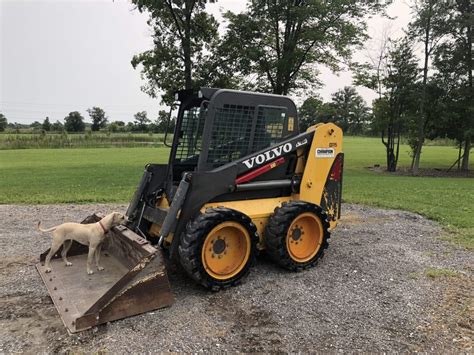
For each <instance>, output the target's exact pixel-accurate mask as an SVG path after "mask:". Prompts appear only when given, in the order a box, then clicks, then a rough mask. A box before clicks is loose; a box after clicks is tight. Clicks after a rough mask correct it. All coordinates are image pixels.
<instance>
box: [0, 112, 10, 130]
mask: <svg viewBox="0 0 474 355" xmlns="http://www.w3.org/2000/svg"><path fill="white" fill-rule="evenodd" d="M7 125H8V120H7V118H6V117H5V115H4V114H3V113H1V112H0V132H4V131H5V129H6V128H7Z"/></svg>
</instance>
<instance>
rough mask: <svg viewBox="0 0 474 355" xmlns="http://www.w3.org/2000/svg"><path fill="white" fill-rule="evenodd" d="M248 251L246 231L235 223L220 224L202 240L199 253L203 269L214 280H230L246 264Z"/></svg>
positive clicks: (249, 244)
mask: <svg viewBox="0 0 474 355" xmlns="http://www.w3.org/2000/svg"><path fill="white" fill-rule="evenodd" d="M250 249H251V241H250V235H249V232H248V231H247V229H245V228H244V227H243V226H242V225H241V224H240V223H237V222H224V223H221V224H219V225H217V226H216V227H214V228H213V229H212V230H211V231H210V233H209V234H208V235H207V237H206V239H205V240H204V244H203V247H202V251H201V258H202V263H203V265H204V269H205V270H206V272H207V273H208V274H209V275H210V276H212V277H213V278H215V279H218V280H227V279H230V278H232V277H234V276H235V275H237V274H238V273H239V272H240V271H242V269H243V268H244V266H245V264H247V261H248V260H249V257H250Z"/></svg>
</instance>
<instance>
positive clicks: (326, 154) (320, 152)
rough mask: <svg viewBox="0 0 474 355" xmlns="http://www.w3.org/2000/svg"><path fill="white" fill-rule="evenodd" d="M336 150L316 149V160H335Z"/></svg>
mask: <svg viewBox="0 0 474 355" xmlns="http://www.w3.org/2000/svg"><path fill="white" fill-rule="evenodd" d="M334 156H335V152H334V148H316V158H334Z"/></svg>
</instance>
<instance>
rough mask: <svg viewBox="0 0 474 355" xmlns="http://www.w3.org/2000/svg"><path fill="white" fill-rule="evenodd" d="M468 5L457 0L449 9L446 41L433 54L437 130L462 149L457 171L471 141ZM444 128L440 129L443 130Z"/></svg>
mask: <svg viewBox="0 0 474 355" xmlns="http://www.w3.org/2000/svg"><path fill="white" fill-rule="evenodd" d="M472 6H473V5H472V2H471V1H470V0H457V1H455V2H453V3H452V6H451V7H450V9H449V19H448V22H447V28H448V29H449V33H448V38H447V40H446V41H445V42H444V43H442V44H441V45H439V46H438V48H437V49H436V51H435V58H434V65H435V67H436V69H437V76H436V77H437V80H438V81H439V83H440V85H441V86H442V88H443V90H444V91H445V93H446V94H445V98H444V102H445V106H446V107H447V110H448V112H447V113H448V115H445V119H444V122H442V125H441V127H438V129H440V130H441V131H444V132H445V134H446V135H447V136H448V137H451V138H454V139H456V140H458V142H459V144H460V145H462V146H463V154H462V164H461V170H463V171H468V170H469V155H470V150H471V144H472V140H473V139H474V104H473V102H474V93H473V87H472V70H473V65H472V36H473V33H472V26H473V21H472V20H473V15H472ZM443 127H444V129H443Z"/></svg>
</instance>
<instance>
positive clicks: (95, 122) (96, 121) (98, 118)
mask: <svg viewBox="0 0 474 355" xmlns="http://www.w3.org/2000/svg"><path fill="white" fill-rule="evenodd" d="M87 113H88V114H89V116H90V118H91V119H92V125H91V130H92V131H98V130H100V129H101V128H104V127H105V125H106V124H107V116H106V115H105V111H104V110H102V109H101V108H100V107H95V106H94V107H92V108H89V109H87Z"/></svg>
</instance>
